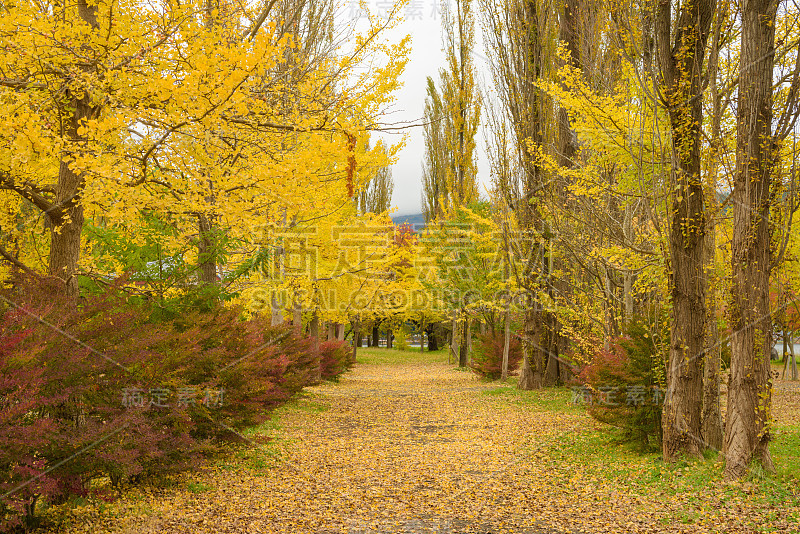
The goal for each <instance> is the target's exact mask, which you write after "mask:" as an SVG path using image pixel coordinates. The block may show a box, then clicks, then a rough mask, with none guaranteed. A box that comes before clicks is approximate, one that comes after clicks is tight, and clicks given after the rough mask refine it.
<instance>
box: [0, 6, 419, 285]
mask: <svg viewBox="0 0 800 534" xmlns="http://www.w3.org/2000/svg"><path fill="white" fill-rule="evenodd" d="M274 4H275V3H274V2H268V3H267V4H266V5H259V6H250V7H241V6H239V4H236V5H235V6H234V5H227V4H224V5H223V4H209V3H206V2H188V3H174V2H169V1H167V2H163V3H157V4H150V5H147V6H143V5H140V4H138V3H126V2H124V1H123V2H120V1H117V0H111V1H100V2H97V3H86V2H83V1H81V2H78V3H77V4H75V5H73V6H62V5H60V4H41V3H34V2H21V3H17V4H13V5H11V4H10V5H6V6H4V7H3V10H4V11H5V13H4V16H3V17H2V22H0V35H1V36H2V39H3V44H4V46H3V48H2V50H1V51H0V54H2V63H3V65H4V66H3V67H2V71H0V87H2V92H1V93H0V98H2V100H3V103H4V104H5V105H6V106H7V107H8V109H11V110H12V112H11V113H10V114H8V115H6V116H4V118H3V132H2V134H0V188H2V194H3V195H4V197H5V198H6V199H7V201H8V204H7V205H8V206H10V208H9V212H10V213H11V215H8V217H9V219H7V220H6V221H4V227H3V232H4V236H3V237H4V239H3V243H2V244H3V245H8V244H11V243H13V244H14V247H15V250H12V251H8V250H7V249H6V248H4V249H3V252H4V256H7V259H8V258H11V259H12V260H13V262H14V263H16V264H18V266H24V267H25V268H27V269H32V270H35V271H36V270H45V269H46V270H47V271H48V273H49V274H51V275H53V276H57V277H59V278H61V279H62V280H63V281H64V282H65V285H66V288H67V290H68V292H70V293H71V294H75V293H76V291H77V278H76V275H77V273H79V272H81V271H87V270H91V269H92V266H91V265H88V264H84V260H86V259H88V258H90V256H89V255H87V254H85V251H86V249H87V248H89V247H91V243H88V242H87V241H86V236H85V235H84V236H83V238H82V234H83V229H84V223H85V220H86V219H87V217H88V218H90V219H92V220H93V221H94V224H102V225H105V226H113V225H121V226H124V227H125V228H126V231H127V232H129V233H131V234H135V233H136V231H137V227H138V226H139V223H138V222H137V221H140V220H141V216H142V214H143V213H147V214H148V216H156V217H159V218H161V219H164V220H168V221H169V224H170V225H172V226H173V228H174V229H175V231H176V235H177V238H176V239H175V240H174V243H179V244H181V246H182V245H183V244H185V242H186V241H187V240H192V239H194V240H195V241H196V242H197V244H198V247H197V251H196V254H197V256H198V257H197V259H196V263H197V264H198V265H199V266H200V268H201V271H203V273H204V274H202V275H201V278H204V279H205V280H206V281H213V278H214V275H215V274H217V273H218V271H217V269H216V267H215V262H214V261H213V260H214V258H213V256H214V254H215V247H216V244H215V236H219V235H225V236H226V239H227V240H229V241H230V240H233V241H237V240H243V241H245V242H246V241H247V239H248V235H249V234H250V233H251V231H252V229H253V228H254V227H256V226H258V225H260V224H264V223H265V222H268V221H276V220H281V219H283V218H284V217H285V216H286V217H288V219H289V220H292V219H293V218H294V219H302V218H303V214H304V213H305V212H310V211H312V210H311V208H312V207H313V206H315V205H320V204H325V205H328V206H330V205H336V203H337V202H339V201H340V200H341V204H344V202H345V201H346V200H345V199H349V198H350V197H352V196H353V194H354V192H355V188H356V187H358V184H357V183H354V182H353V181H354V179H355V175H354V173H353V172H352V169H351V166H352V164H351V162H352V161H355V160H360V161H359V163H360V164H361V165H371V166H375V165H385V163H386V161H387V159H386V158H387V155H386V153H385V152H379V151H376V150H372V151H366V150H363V149H361V150H359V148H358V145H359V143H358V142H357V139H358V138H360V137H362V138H363V137H364V135H365V134H364V132H365V130H366V127H367V125H374V124H376V123H377V122H378V121H377V118H376V115H377V113H378V111H379V110H380V109H381V108H382V107H383V106H384V105H385V104H386V103H387V102H389V101H391V98H392V96H391V93H392V91H393V90H394V89H395V88H396V87H397V84H398V82H397V79H398V76H399V73H400V72H401V71H402V68H403V66H404V64H405V54H406V53H407V44H408V43H407V40H404V41H401V42H400V43H399V44H397V45H387V44H385V43H383V42H381V41H380V39H379V36H380V33H381V32H382V31H383V29H385V28H386V27H387V23H382V24H380V25H371V26H370V28H369V29H368V30H366V32H364V33H363V34H360V35H357V36H355V38H354V42H355V43H356V45H355V46H354V47H353V49H352V50H351V51H350V52H349V53H346V54H339V55H336V54H317V55H313V54H312V55H308V54H306V55H304V56H301V55H299V54H296V51H297V50H298V49H300V48H301V47H302V45H303V43H300V42H299V39H297V38H294V37H293V36H292V35H290V34H288V33H281V32H280V31H279V30H278V29H277V27H278V25H277V24H276V23H275V21H274V20H270V10H271V9H272V8H273V7H274ZM289 56H293V57H294V56H297V59H296V61H295V62H294V63H293V64H292V69H293V70H292V74H293V76H291V78H292V79H291V83H289V81H287V78H288V76H286V75H285V74H286V69H285V68H282V62H283V61H284V59H285V58H286V57H289ZM379 56H380V57H382V58H383V59H382V61H383V66H381V67H379V68H376V69H372V70H370V71H367V72H365V71H363V70H359V65H361V64H362V63H363V62H364V61H365V60H371V61H374V60H376V59H379ZM362 145H363V144H362ZM298 191H304V192H306V194H302V195H298V194H297V192H298ZM347 201H349V200H347ZM37 216H38V217H37ZM42 218H43V219H44V223H45V225H46V227H47V228H48V233H49V234H50V235H49V239H47V240H44V239H41V238H39V237H38V236H36V235H35V234H36V232H31V231H30V230H32V229H34V228H36V226H37V225H38V224H41V223H40V220H41V219H42ZM32 234H34V235H33V237H31V235H32ZM82 239H83V241H82ZM17 250H18V253H17ZM82 250H83V251H84V254H82V252H81V251H82ZM43 251H44V254H43ZM45 257H46V258H47V259H45ZM209 259H210V260H211V261H209ZM207 265H208V266H210V267H211V268H210V269H209V271H210V272H209V273H205V267H206V266H207Z"/></svg>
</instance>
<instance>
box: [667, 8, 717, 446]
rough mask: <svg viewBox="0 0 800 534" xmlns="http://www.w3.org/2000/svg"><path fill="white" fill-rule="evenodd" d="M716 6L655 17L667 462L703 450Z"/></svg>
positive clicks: (683, 9) (686, 9)
mask: <svg viewBox="0 0 800 534" xmlns="http://www.w3.org/2000/svg"><path fill="white" fill-rule="evenodd" d="M715 9H716V2H715V0H685V1H683V2H681V4H680V7H679V14H678V20H677V21H673V20H672V10H671V2H670V1H669V0H659V3H658V6H657V7H656V14H655V40H656V48H657V54H658V60H659V67H660V80H659V82H660V86H661V94H662V99H663V104H664V106H665V107H666V109H667V112H668V114H669V120H670V126H671V130H672V172H671V177H672V187H671V188H670V189H671V191H672V194H671V210H672V213H671V221H670V229H669V241H670V243H669V250H670V296H671V300H672V328H671V332H670V334H671V336H670V351H669V362H668V368H667V394H666V398H665V402H664V415H663V418H662V428H663V431H664V434H663V455H664V459H665V460H666V461H672V460H675V459H676V458H677V457H678V456H680V455H682V454H686V455H690V456H697V455H700V453H701V452H702V450H703V448H704V447H703V444H702V438H701V433H702V428H701V413H702V394H703V375H702V354H703V352H704V348H705V347H704V336H705V320H706V303H705V282H704V272H703V260H704V252H703V251H704V247H705V240H704V238H703V233H704V229H705V220H704V215H705V210H704V204H703V184H702V180H701V177H700V165H701V160H700V140H701V128H702V123H703V106H702V105H703V61H704V56H705V49H706V43H707V41H708V36H709V30H710V28H711V21H712V18H713V14H714V10H715ZM673 25H674V28H675V32H674V35H672V28H673ZM673 39H674V41H673Z"/></svg>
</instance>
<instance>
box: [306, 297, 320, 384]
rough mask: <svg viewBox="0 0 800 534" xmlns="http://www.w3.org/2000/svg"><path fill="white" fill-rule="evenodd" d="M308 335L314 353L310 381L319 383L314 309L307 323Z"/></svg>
mask: <svg viewBox="0 0 800 534" xmlns="http://www.w3.org/2000/svg"><path fill="white" fill-rule="evenodd" d="M308 335H309V337H310V338H311V351H312V352H313V355H314V367H313V369H312V373H311V383H312V384H319V383H320V382H322V358H321V357H320V352H319V314H318V313H317V311H316V310H315V311H314V315H312V316H311V321H309V323H308Z"/></svg>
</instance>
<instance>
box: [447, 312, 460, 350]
mask: <svg viewBox="0 0 800 534" xmlns="http://www.w3.org/2000/svg"><path fill="white" fill-rule="evenodd" d="M451 324H452V330H451V331H450V354H449V355H448V356H447V363H451V362H450V358H451V357H452V360H453V362H457V361H458V340H459V333H458V315H457V314H456V312H453V321H452V323H451Z"/></svg>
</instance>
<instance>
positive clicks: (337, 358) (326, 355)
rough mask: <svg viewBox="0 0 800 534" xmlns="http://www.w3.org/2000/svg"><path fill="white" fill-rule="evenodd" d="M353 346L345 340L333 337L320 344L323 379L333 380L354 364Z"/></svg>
mask: <svg viewBox="0 0 800 534" xmlns="http://www.w3.org/2000/svg"><path fill="white" fill-rule="evenodd" d="M352 355H353V349H352V347H351V346H350V345H349V344H348V343H346V342H344V341H338V340H335V339H331V340H328V341H323V342H322V343H320V344H319V358H320V368H321V370H322V372H321V375H322V379H323V380H332V379H334V378H336V377H338V376H339V375H340V374H342V373H343V372H345V371H346V370H347V369H349V368H350V367H351V366H352V365H353V362H352Z"/></svg>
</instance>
